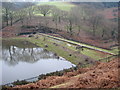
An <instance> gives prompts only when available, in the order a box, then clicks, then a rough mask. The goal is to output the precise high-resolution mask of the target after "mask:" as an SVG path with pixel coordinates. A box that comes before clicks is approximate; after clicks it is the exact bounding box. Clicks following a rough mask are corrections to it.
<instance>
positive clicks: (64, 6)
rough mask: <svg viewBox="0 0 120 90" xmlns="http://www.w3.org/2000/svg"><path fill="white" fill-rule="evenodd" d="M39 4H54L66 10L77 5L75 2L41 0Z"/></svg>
mask: <svg viewBox="0 0 120 90" xmlns="http://www.w3.org/2000/svg"><path fill="white" fill-rule="evenodd" d="M37 5H53V6H56V7H57V8H59V9H61V10H65V11H69V10H70V9H71V8H72V7H74V6H75V5H74V4H72V3H69V2H40V3H39V4H37Z"/></svg>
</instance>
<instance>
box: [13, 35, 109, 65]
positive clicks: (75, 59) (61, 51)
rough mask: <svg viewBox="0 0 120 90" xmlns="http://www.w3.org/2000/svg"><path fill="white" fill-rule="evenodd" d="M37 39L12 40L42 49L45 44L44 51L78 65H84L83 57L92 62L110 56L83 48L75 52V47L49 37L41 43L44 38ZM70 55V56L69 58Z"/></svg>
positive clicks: (19, 38)
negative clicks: (88, 58) (25, 41)
mask: <svg viewBox="0 0 120 90" xmlns="http://www.w3.org/2000/svg"><path fill="white" fill-rule="evenodd" d="M38 37H39V38H38V39H35V37H31V38H27V37H17V38H13V40H27V41H30V42H32V43H34V44H36V45H37V46H40V47H42V48H45V44H47V45H48V47H47V48H45V49H47V50H48V51H52V52H54V53H57V55H58V56H62V57H63V58H65V59H67V60H69V61H70V62H72V63H74V64H78V63H79V62H83V63H85V62H84V60H85V58H84V57H83V55H85V56H87V57H90V58H92V59H94V60H99V59H102V58H105V57H107V56H110V55H104V53H100V52H96V51H94V50H91V49H87V48H84V50H83V51H80V52H77V51H78V50H76V47H75V45H72V44H68V43H67V42H63V41H59V40H55V39H52V38H49V37H46V40H45V41H43V40H44V37H43V36H42V35H38ZM53 43H56V44H57V46H56V45H54V44H53ZM63 47H64V48H63ZM75 52H77V53H75ZM70 54H72V56H70ZM79 54H80V55H79Z"/></svg>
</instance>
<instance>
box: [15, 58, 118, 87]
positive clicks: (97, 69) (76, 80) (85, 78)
mask: <svg viewBox="0 0 120 90" xmlns="http://www.w3.org/2000/svg"><path fill="white" fill-rule="evenodd" d="M118 70H119V67H118V59H117V58H115V59H113V60H112V61H110V62H108V63H102V62H98V63H96V65H95V66H92V67H90V68H80V69H79V70H77V71H73V72H68V73H65V74H64V75H63V76H50V77H48V78H46V79H43V80H39V81H38V82H36V83H30V84H27V85H21V86H15V87H13V88H31V89H34V88H117V87H119V86H120V83H119V82H120V81H119V79H118Z"/></svg>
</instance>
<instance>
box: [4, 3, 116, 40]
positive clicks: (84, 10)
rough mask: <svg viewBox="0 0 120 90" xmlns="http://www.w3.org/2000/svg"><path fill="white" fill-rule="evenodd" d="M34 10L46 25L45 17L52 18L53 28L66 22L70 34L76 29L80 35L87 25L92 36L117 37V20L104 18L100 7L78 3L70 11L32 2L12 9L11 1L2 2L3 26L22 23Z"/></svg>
mask: <svg viewBox="0 0 120 90" xmlns="http://www.w3.org/2000/svg"><path fill="white" fill-rule="evenodd" d="M34 12H38V13H40V14H41V16H40V18H44V22H45V23H46V25H47V20H46V18H47V17H48V16H49V17H50V18H52V22H54V23H55V28H56V29H58V25H59V24H61V21H63V22H65V23H66V24H65V25H63V26H64V27H65V29H66V31H67V32H68V33H69V34H70V35H73V34H74V30H75V29H76V30H77V35H80V32H81V30H83V29H84V27H87V28H88V29H89V30H87V32H89V33H92V35H93V36H97V35H98V34H100V37H102V38H106V37H112V38H113V39H116V38H117V34H118V33H117V22H114V21H112V20H109V19H107V18H105V16H104V15H103V14H102V13H101V12H102V9H100V8H96V7H94V6H93V5H91V4H90V5H88V4H80V5H76V6H75V7H73V8H71V10H70V11H64V10H61V9H59V8H57V7H56V6H52V5H35V6H34V4H33V3H30V2H28V3H26V5H25V6H24V8H22V9H17V10H16V9H14V4H13V3H3V9H2V18H3V19H2V20H3V27H4V26H8V25H11V26H12V24H13V22H17V21H20V22H21V25H24V20H25V19H26V20H28V21H29V20H31V18H32V17H33V16H35V15H34Z"/></svg>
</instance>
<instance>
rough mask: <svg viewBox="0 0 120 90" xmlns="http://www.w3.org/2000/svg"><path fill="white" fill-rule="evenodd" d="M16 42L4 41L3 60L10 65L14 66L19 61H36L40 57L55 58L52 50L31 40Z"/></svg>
mask: <svg viewBox="0 0 120 90" xmlns="http://www.w3.org/2000/svg"><path fill="white" fill-rule="evenodd" d="M16 43H17V44H16ZM16 43H15V42H14V43H9V44H8V43H6V42H4V41H3V45H2V60H4V61H5V63H7V64H8V65H11V66H14V65H16V64H18V63H19V62H28V63H35V62H37V61H38V60H40V59H47V58H55V56H54V54H53V53H52V52H49V51H47V50H46V49H43V48H40V47H37V46H35V45H33V44H31V43H29V42H26V43H24V42H20V43H19V42H16Z"/></svg>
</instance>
